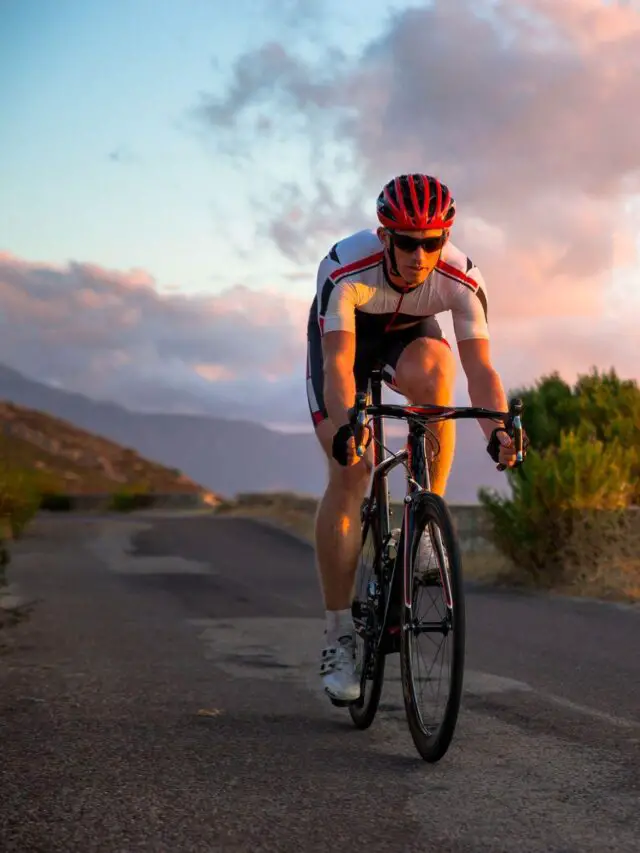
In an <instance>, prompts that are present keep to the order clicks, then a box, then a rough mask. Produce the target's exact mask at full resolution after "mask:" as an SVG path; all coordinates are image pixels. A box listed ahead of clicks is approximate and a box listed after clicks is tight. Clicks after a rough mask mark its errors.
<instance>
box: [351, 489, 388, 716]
mask: <svg viewBox="0 0 640 853" xmlns="http://www.w3.org/2000/svg"><path fill="white" fill-rule="evenodd" d="M375 512H376V510H372V509H370V508H369V502H367V509H366V513H365V517H364V520H363V523H362V551H361V553H360V562H359V565H358V569H357V572H356V595H355V598H354V601H353V604H352V606H351V612H352V614H353V624H354V627H355V633H356V672H357V673H358V674H359V676H360V698H359V699H357V700H356V701H355V702H351V703H350V705H349V713H350V714H351V719H352V720H353V722H354V725H355V726H356V728H358V729H368V728H369V726H370V725H371V723H372V722H373V720H374V718H375V716H376V712H377V710H378V705H379V703H380V696H381V694H382V685H383V682H384V665H385V658H384V655H383V654H381V652H380V651H379V650H378V647H377V646H378V636H379V630H380V623H381V618H382V612H383V607H384V588H383V586H382V577H381V576H382V542H381V539H380V533H379V525H378V519H377V518H376V515H375Z"/></svg>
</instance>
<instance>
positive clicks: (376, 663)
mask: <svg viewBox="0 0 640 853" xmlns="http://www.w3.org/2000/svg"><path fill="white" fill-rule="evenodd" d="M370 519H371V516H370V515H369V514H367V517H366V519H365V520H364V521H363V523H362V545H363V548H364V543H365V542H366V538H367V534H368V532H369V525H370ZM372 529H373V530H374V531H375V525H374V526H373V528H372ZM374 540H375V553H374V563H373V565H374V566H375V565H376V563H377V565H378V566H379V565H380V562H381V559H382V554H381V549H382V543H381V541H380V536H379V534H377V533H375V532H374ZM372 574H373V572H372ZM377 580H378V583H380V584H382V579H381V577H380V576H378V578H377ZM382 594H383V595H384V590H383V591H382ZM364 646H365V648H364V666H363V674H362V677H361V679H360V691H361V692H360V698H359V699H356V701H355V702H350V703H349V706H348V707H349V714H350V715H351V719H352V720H353V723H354V725H355V727H356V728H357V729H362V730H363V729H368V728H369V726H370V725H371V723H372V722H373V720H374V718H375V716H376V713H377V711H378V706H379V704H380V697H381V695H382V687H383V684H384V669H385V656H384V655H383V654H382V653H381V652H380V651H376V647H375V644H374V643H372V638H370V637H368V638H367V639H366V640H365V643H364ZM370 654H373V655H375V658H374V660H373V664H372V666H373V674H372V677H371V679H367V677H366V670H367V669H368V666H369V655H370ZM367 684H370V685H371V692H370V694H369V696H368V698H367V694H366V685H367Z"/></svg>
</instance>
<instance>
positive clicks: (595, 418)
mask: <svg viewBox="0 0 640 853" xmlns="http://www.w3.org/2000/svg"><path fill="white" fill-rule="evenodd" d="M514 393H515V394H516V395H517V396H519V397H522V399H523V402H524V406H525V408H524V416H523V422H524V425H525V429H526V431H527V434H528V436H529V439H530V440H531V444H532V446H533V447H534V448H535V449H536V450H538V451H543V450H546V449H548V448H552V447H555V448H558V447H559V446H560V442H561V439H562V437H563V436H564V435H568V434H569V433H574V434H575V435H577V436H579V437H580V438H583V439H585V440H589V439H593V440H595V441H599V442H602V443H603V444H604V445H609V443H610V442H612V441H614V440H615V439H617V440H619V441H620V442H621V444H623V445H624V446H625V448H626V454H627V455H628V457H629V462H630V468H631V480H632V483H633V487H632V494H631V497H630V500H631V502H632V503H640V389H639V388H638V385H637V383H636V382H635V381H634V380H622V379H620V378H619V377H618V376H617V375H616V372H615V370H610V371H609V372H608V373H600V372H599V371H597V370H595V369H593V370H592V371H591V373H589V374H587V375H584V376H580V377H578V380H577V381H576V383H575V385H574V386H573V387H571V386H570V385H569V384H568V383H566V382H565V381H564V380H563V379H561V378H560V376H559V375H558V374H557V373H553V374H551V375H549V376H545V377H543V378H542V379H541V380H540V381H539V382H537V383H536V385H535V386H534V387H533V388H527V389H524V390H520V391H517V392H514ZM527 467H528V463H527Z"/></svg>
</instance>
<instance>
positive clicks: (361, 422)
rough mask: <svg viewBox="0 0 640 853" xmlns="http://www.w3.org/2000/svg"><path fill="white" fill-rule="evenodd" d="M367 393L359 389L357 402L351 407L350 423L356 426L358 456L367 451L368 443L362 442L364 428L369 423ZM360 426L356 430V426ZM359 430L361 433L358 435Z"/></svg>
mask: <svg viewBox="0 0 640 853" xmlns="http://www.w3.org/2000/svg"><path fill="white" fill-rule="evenodd" d="M366 409H367V395H366V393H365V392H364V391H358V393H357V394H356V404H355V406H353V407H352V408H351V409H349V423H350V424H351V426H352V427H353V428H354V434H355V438H356V454H357V455H358V456H364V453H365V451H366V449H367V448H366V445H365V444H363V443H362V438H363V436H364V428H365V426H366V423H367V413H366ZM356 426H359V427H360V430H359V431H358V430H356V429H355V427H356ZM358 432H359V433H360V434H359V435H358Z"/></svg>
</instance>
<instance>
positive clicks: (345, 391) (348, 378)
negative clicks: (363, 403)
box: [322, 331, 356, 430]
mask: <svg viewBox="0 0 640 853" xmlns="http://www.w3.org/2000/svg"><path fill="white" fill-rule="evenodd" d="M322 353H323V358H324V403H325V406H326V407H327V412H328V414H329V419H330V420H331V422H332V423H333V426H334V428H335V429H336V430H337V429H338V428H339V427H341V426H342V425H343V424H346V423H349V411H348V410H349V409H350V408H351V407H352V406H353V404H354V403H355V397H356V382H355V378H354V375H353V365H354V362H355V356H356V336H355V335H354V334H353V333H352V332H343V331H339V332H327V333H326V334H325V335H324V337H323V338H322Z"/></svg>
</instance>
